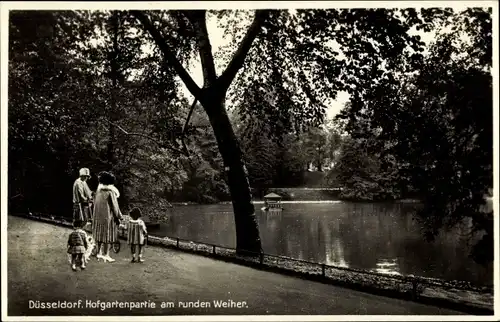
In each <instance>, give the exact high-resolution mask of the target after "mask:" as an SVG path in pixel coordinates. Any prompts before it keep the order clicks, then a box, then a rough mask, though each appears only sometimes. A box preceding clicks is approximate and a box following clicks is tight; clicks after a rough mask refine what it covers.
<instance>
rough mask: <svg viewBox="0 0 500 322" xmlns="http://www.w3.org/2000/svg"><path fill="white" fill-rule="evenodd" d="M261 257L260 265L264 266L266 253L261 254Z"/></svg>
mask: <svg viewBox="0 0 500 322" xmlns="http://www.w3.org/2000/svg"><path fill="white" fill-rule="evenodd" d="M259 255H260V264H261V265H262V264H264V253H262V252H261V253H260V254H259Z"/></svg>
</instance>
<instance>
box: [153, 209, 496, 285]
mask: <svg viewBox="0 0 500 322" xmlns="http://www.w3.org/2000/svg"><path fill="white" fill-rule="evenodd" d="M255 207H256V213H257V217H258V220H259V226H260V234H261V239H262V245H263V248H264V252H265V253H268V254H274V255H283V256H288V257H293V258H297V259H303V260H309V261H314V262H319V263H326V264H330V265H337V266H344V267H353V268H360V269H366V270H373V271H378V272H382V273H388V274H405V275H406V274H414V275H420V276H427V277H435V278H442V279H446V280H464V281H469V282H472V283H474V284H478V285H491V284H493V282H492V279H493V271H492V267H488V268H485V267H482V266H479V265H477V264H475V263H474V262H473V261H472V260H471V259H470V258H468V254H469V250H470V244H469V243H468V239H467V238H466V237H465V235H466V234H467V230H468V229H467V227H459V228H457V229H454V230H453V231H448V232H444V233H442V234H441V235H440V236H438V238H437V239H436V240H435V241H434V242H432V243H428V242H426V241H424V239H423V238H422V234H421V232H420V228H419V224H418V223H417V222H416V221H415V220H413V216H414V213H415V209H416V205H414V204H368V203H362V204H361V203H347V202H338V203H328V204H322V203H316V204H284V208H285V210H284V211H283V213H282V214H281V215H266V214H265V213H264V212H263V211H262V210H261V209H260V207H261V205H255ZM150 233H151V234H154V235H158V236H170V237H179V238H184V239H189V240H193V241H199V242H206V243H211V244H217V245H221V246H226V247H235V242H236V238H235V229H234V217H233V212H232V205H230V204H229V205H190V206H176V207H174V208H173V209H172V210H171V211H169V212H168V223H166V224H161V226H160V228H159V229H155V230H151V231H150Z"/></svg>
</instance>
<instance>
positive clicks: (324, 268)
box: [321, 264, 326, 277]
mask: <svg viewBox="0 0 500 322" xmlns="http://www.w3.org/2000/svg"><path fill="white" fill-rule="evenodd" d="M321 274H322V275H323V277H325V276H326V265H325V264H321Z"/></svg>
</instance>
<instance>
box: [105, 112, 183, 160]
mask: <svg viewBox="0 0 500 322" xmlns="http://www.w3.org/2000/svg"><path fill="white" fill-rule="evenodd" d="M106 122H108V123H109V124H110V125H112V126H114V127H116V128H118V129H119V130H120V131H121V132H123V134H125V135H130V136H139V137H142V138H145V139H148V140H150V141H153V142H154V143H156V145H158V146H159V147H161V148H165V149H168V150H171V151H174V152H177V153H180V154H184V155H186V156H188V157H189V154H186V152H185V151H182V150H179V149H176V148H174V147H171V146H168V145H164V144H162V143H161V142H159V141H158V140H156V139H155V138H152V137H150V136H148V135H146V134H142V133H134V132H128V131H127V130H125V129H124V128H122V127H121V126H119V125H118V124H115V123H113V122H111V121H108V120H106Z"/></svg>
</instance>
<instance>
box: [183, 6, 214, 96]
mask: <svg viewBox="0 0 500 322" xmlns="http://www.w3.org/2000/svg"><path fill="white" fill-rule="evenodd" d="M206 13H207V12H206V10H192V11H186V12H185V15H186V17H188V19H189V20H190V21H191V23H192V24H193V25H194V27H195V31H196V39H197V41H198V50H199V53H200V60H201V67H202V70H203V87H204V88H206V87H210V85H212V84H213V83H215V81H216V79H217V73H216V71H215V64H214V56H213V54H212V45H211V44H210V38H209V37H208V30H207V20H206Z"/></svg>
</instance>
